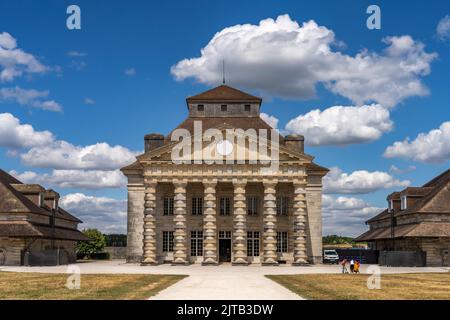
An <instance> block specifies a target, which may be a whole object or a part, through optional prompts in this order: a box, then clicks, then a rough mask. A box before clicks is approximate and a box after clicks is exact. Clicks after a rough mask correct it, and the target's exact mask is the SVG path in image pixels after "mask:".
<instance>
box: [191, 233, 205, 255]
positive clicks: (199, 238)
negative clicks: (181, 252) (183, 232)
mask: <svg viewBox="0 0 450 320" xmlns="http://www.w3.org/2000/svg"><path fill="white" fill-rule="evenodd" d="M202 255H203V231H191V257H199V256H202Z"/></svg>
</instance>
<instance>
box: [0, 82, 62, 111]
mask: <svg viewBox="0 0 450 320" xmlns="http://www.w3.org/2000/svg"><path fill="white" fill-rule="evenodd" d="M49 93H50V92H49V91H48V90H45V91H39V90H35V89H22V88H20V87H14V88H1V89H0V102H2V103H7V102H13V103H17V104H19V105H23V106H30V107H33V108H38V109H42V110H47V111H61V110H62V107H61V105H60V104H59V103H57V102H56V101H54V100H46V99H45V98H47V97H48V95H49Z"/></svg>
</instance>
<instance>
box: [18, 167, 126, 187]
mask: <svg viewBox="0 0 450 320" xmlns="http://www.w3.org/2000/svg"><path fill="white" fill-rule="evenodd" d="M10 173H11V174H12V175H13V176H15V177H16V178H17V179H19V180H20V181H22V182H25V183H37V184H41V185H44V186H46V187H52V188H69V189H73V188H78V189H104V188H122V187H125V186H126V184H127V180H126V178H125V176H124V175H123V174H122V172H120V170H111V171H101V170H52V172H51V173H36V172H34V171H24V172H22V173H19V172H17V171H11V172H10Z"/></svg>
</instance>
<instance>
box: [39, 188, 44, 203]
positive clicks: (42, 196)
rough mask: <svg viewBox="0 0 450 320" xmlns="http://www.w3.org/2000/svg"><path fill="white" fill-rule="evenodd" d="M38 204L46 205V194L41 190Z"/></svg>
mask: <svg viewBox="0 0 450 320" xmlns="http://www.w3.org/2000/svg"><path fill="white" fill-rule="evenodd" d="M38 206H39V207H43V206H44V194H43V193H42V192H39V197H38Z"/></svg>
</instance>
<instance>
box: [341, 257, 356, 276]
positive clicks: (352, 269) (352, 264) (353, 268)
mask: <svg viewBox="0 0 450 320" xmlns="http://www.w3.org/2000/svg"><path fill="white" fill-rule="evenodd" d="M347 265H349V266H350V273H359V265H360V263H359V261H358V260H353V259H351V260H350V261H349V260H347V259H344V260H342V261H341V266H342V273H349V270H348V269H347Z"/></svg>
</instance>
